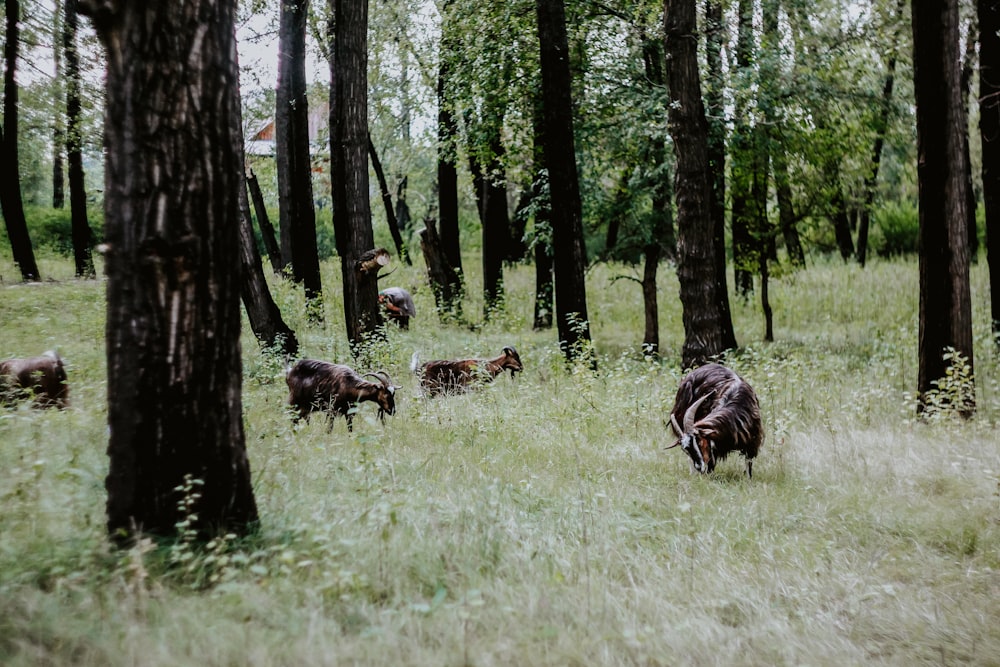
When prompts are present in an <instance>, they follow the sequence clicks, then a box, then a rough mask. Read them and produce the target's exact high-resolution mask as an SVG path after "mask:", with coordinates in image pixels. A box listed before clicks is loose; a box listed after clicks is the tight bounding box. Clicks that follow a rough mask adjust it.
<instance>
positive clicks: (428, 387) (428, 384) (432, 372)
mask: <svg viewBox="0 0 1000 667" xmlns="http://www.w3.org/2000/svg"><path fill="white" fill-rule="evenodd" d="M410 370H411V371H413V372H414V373H416V374H417V375H419V376H420V387H421V388H422V389H423V390H424V391H425V392H427V393H428V394H429V395H431V396H438V395H440V394H456V393H459V392H462V391H465V390H467V389H469V388H471V387H473V386H475V385H477V384H485V383H487V382H492V381H493V379H494V378H495V377H496V376H497V375H499V374H500V373H503V372H504V371H510V376H511V377H514V374H515V373H519V372H521V371H523V370H524V365H523V364H522V363H521V357H520V356H518V354H517V350H515V349H514V346H513V345H508V346H507V347H505V348H504V349H503V351H502V352H501V353H500V356H499V357H497V358H496V359H461V360H458V361H446V360H438V361H428V362H427V363H426V364H423V365H421V364H420V360H419V358H418V356H417V353H416V352H414V353H413V358H412V360H411V361H410Z"/></svg>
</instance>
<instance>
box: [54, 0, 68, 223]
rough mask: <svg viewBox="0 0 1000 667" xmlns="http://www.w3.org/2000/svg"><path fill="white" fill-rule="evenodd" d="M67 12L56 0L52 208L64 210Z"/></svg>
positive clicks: (58, 0)
mask: <svg viewBox="0 0 1000 667" xmlns="http://www.w3.org/2000/svg"><path fill="white" fill-rule="evenodd" d="M64 11H65V9H64V7H63V5H62V3H61V2H60V0H55V7H54V8H53V12H52V44H53V48H52V65H53V70H55V77H54V79H53V81H52V88H53V91H54V93H53V97H54V99H53V102H52V107H53V109H54V112H53V113H52V208H62V207H63V206H65V204H66V190H65V180H66V175H65V172H64V170H63V149H64V148H65V147H66V130H65V126H64V121H63V106H62V103H63V81H64V80H65V78H66V73H65V72H64V71H63V50H64V49H65V48H66V47H65V42H66V30H68V27H65V23H64V20H63V12H64Z"/></svg>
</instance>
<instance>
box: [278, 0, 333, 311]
mask: <svg viewBox="0 0 1000 667" xmlns="http://www.w3.org/2000/svg"><path fill="white" fill-rule="evenodd" d="M308 8H309V0H281V12H280V16H279V27H278V89H277V92H276V95H275V99H276V101H275V113H274V137H275V151H276V152H275V159H276V166H277V172H278V213H279V218H280V220H279V226H280V228H281V254H282V257H283V259H284V263H285V264H286V265H287V264H291V267H292V278H293V280H295V282H298V283H302V286H303V288H304V290H305V295H306V302H307V310H308V312H309V317H310V319H312V320H314V321H315V320H322V319H323V308H322V299H323V288H322V284H321V281H320V268H319V250H318V248H317V245H316V209H315V208H314V204H313V187H312V160H311V158H310V155H309V100H308V98H307V96H306V86H307V84H308V82H307V81H306V23H307V18H308Z"/></svg>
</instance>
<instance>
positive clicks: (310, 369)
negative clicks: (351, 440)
mask: <svg viewBox="0 0 1000 667" xmlns="http://www.w3.org/2000/svg"><path fill="white" fill-rule="evenodd" d="M369 376H370V377H373V378H375V379H376V380H378V381H377V382H368V381H367V380H365V379H364V378H365V377H369ZM285 382H286V383H287V384H288V405H289V406H291V407H292V408H294V409H295V412H296V414H295V419H296V421H298V420H299V419H301V418H303V417H305V418H306V420H308V419H309V415H310V414H311V413H313V412H316V411H320V412H325V413H326V414H327V417H328V418H329V426H330V429H333V420H334V419H335V418H336V417H337V415H343V416H344V419H346V420H347V430H348V431H353V430H354V423H353V422H354V412H355V411H356V410H357V406H358V404H359V403H363V402H365V401H374V402H375V403H378V418H379V420H380V421H382V422H385V415H386V414H387V413H388V414H390V415H391V414H395V412H396V398H395V395H396V389H398V387H396V386H394V385H393V384H392V380H390V379H389V376H388V374H386V373H385V371H379V372H377V373H365V374H364V375H363V376H362V375H359V374H358V373H357V372H356V371H355V370H354V369H353V368H351V367H350V366H344V365H343V364H331V363H330V362H328V361H318V360H316V359H303V360H301V361H299V362H297V363H296V364H295V365H294V366H292V367H291V368H289V369H288V370H287V371H286V372H285Z"/></svg>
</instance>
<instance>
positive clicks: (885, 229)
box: [872, 202, 920, 257]
mask: <svg viewBox="0 0 1000 667" xmlns="http://www.w3.org/2000/svg"><path fill="white" fill-rule="evenodd" d="M919 234H920V213H919V212H918V210H917V207H916V205H914V204H913V203H910V202H895V203H892V204H887V205H885V206H883V207H882V208H880V209H879V210H878V211H876V212H875V229H874V230H873V232H872V237H873V238H872V246H873V247H874V248H875V252H877V253H878V255H879V256H880V257H898V256H901V255H909V254H913V253H915V252H917V241H918V239H919Z"/></svg>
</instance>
